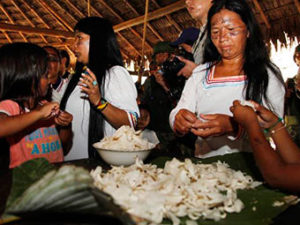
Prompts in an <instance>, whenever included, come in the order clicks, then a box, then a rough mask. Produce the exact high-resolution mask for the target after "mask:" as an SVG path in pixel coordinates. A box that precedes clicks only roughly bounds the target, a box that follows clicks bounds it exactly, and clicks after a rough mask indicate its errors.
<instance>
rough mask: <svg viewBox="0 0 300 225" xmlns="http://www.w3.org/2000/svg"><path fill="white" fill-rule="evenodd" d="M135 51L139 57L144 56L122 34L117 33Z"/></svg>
mask: <svg viewBox="0 0 300 225" xmlns="http://www.w3.org/2000/svg"><path fill="white" fill-rule="evenodd" d="M117 34H118V35H119V36H120V37H121V38H122V39H123V40H124V41H125V42H126V43H127V44H128V45H129V46H130V47H131V48H132V49H133V50H134V51H135V53H136V54H137V55H139V56H141V55H142V54H141V53H140V52H139V51H138V50H137V49H136V48H135V47H134V46H133V45H132V44H131V43H130V42H129V41H128V40H127V39H126V38H125V37H124V36H123V35H122V34H121V33H117Z"/></svg>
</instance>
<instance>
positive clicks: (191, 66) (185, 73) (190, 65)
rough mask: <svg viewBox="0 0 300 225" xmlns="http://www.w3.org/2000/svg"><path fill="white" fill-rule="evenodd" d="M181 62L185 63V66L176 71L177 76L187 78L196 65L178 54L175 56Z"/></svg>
mask: <svg viewBox="0 0 300 225" xmlns="http://www.w3.org/2000/svg"><path fill="white" fill-rule="evenodd" d="M176 57H177V58H178V59H179V60H180V61H181V62H184V63H185V66H184V67H183V68H182V69H181V70H180V71H179V72H178V73H177V76H181V75H182V76H184V77H185V78H189V77H190V76H191V75H192V73H193V70H194V69H195V68H196V67H197V66H198V65H197V64H196V63H194V62H193V61H190V60H188V59H185V58H183V57H180V56H176Z"/></svg>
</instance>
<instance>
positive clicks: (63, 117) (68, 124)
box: [54, 111, 73, 155]
mask: <svg viewBox="0 0 300 225" xmlns="http://www.w3.org/2000/svg"><path fill="white" fill-rule="evenodd" d="M72 120H73V116H72V114H70V113H68V112H66V111H60V113H59V114H58V116H57V117H55V118H54V121H55V123H56V124H57V125H58V131H59V138H60V140H61V143H62V146H63V151H64V155H67V154H68V152H69V151H70V149H71V147H72V139H73V132H72Z"/></svg>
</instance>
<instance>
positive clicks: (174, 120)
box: [170, 0, 284, 158]
mask: <svg viewBox="0 0 300 225" xmlns="http://www.w3.org/2000/svg"><path fill="white" fill-rule="evenodd" d="M207 29H208V36H207V39H206V44H205V51H204V62H205V64H203V65H200V66H198V67H197V68H196V69H195V70H194V71H193V75H192V76H191V77H190V78H189V80H188V81H187V83H186V85H185V88H184V90H183V93H182V96H181V99H180V101H179V103H178V105H177V107H176V108H175V109H174V110H173V111H172V112H171V114H170V124H171V126H172V128H173V130H174V132H176V133H178V134H179V135H185V134H187V133H188V132H192V133H194V134H195V135H197V136H198V139H197V141H196V152H195V154H196V156H198V157H202V158H204V157H210V156H214V155H222V154H227V153H232V152H236V151H251V149H250V148H249V147H250V145H249V143H248V142H247V140H246V138H243V135H242V129H241V127H240V126H239V125H238V124H237V123H236V122H235V121H234V120H233V118H232V113H231V112H230V110H229V108H230V106H231V105H232V102H233V101H234V100H235V99H237V100H240V101H241V102H244V101H245V100H254V101H256V102H259V103H261V104H262V105H264V106H265V107H267V108H269V109H271V110H273V111H274V112H275V113H276V114H277V115H278V116H280V117H282V116H283V108H284V107H283V106H284V84H283V79H282V77H281V73H280V71H279V69H278V68H277V67H276V66H275V65H274V64H273V63H272V62H271V61H270V58H269V55H268V51H267V48H266V45H265V43H264V41H263V38H262V35H261V32H260V30H259V25H258V23H257V21H256V20H255V17H254V15H253V13H252V10H251V8H250V7H249V6H248V5H247V3H246V1H244V0H216V1H214V2H213V5H212V7H211V8H210V10H209V12H208V18H207Z"/></svg>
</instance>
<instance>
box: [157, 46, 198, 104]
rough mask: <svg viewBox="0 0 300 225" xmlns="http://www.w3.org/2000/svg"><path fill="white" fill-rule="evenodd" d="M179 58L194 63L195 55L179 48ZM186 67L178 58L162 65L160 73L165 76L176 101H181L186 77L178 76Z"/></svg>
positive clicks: (177, 53) (170, 58) (169, 59)
mask: <svg viewBox="0 0 300 225" xmlns="http://www.w3.org/2000/svg"><path fill="white" fill-rule="evenodd" d="M176 55H177V56H181V57H183V58H185V59H188V60H191V61H194V58H193V54H192V53H189V52H187V51H185V50H184V49H183V48H181V47H179V48H178V49H177V51H176ZM184 66H185V63H184V62H182V61H180V60H179V59H178V58H177V57H169V58H168V59H167V60H166V61H165V62H164V63H163V64H162V65H161V68H160V70H159V71H158V72H159V73H161V74H162V75H163V78H164V80H165V82H166V83H167V85H168V87H169V88H170V94H171V95H172V97H174V98H175V99H176V100H179V98H180V96H181V93H182V90H183V87H184V84H185V77H183V76H177V73H178V72H179V71H180V70H181V69H182V68H183V67H184Z"/></svg>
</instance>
